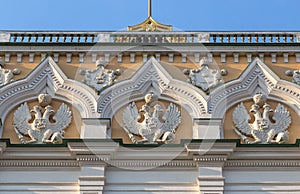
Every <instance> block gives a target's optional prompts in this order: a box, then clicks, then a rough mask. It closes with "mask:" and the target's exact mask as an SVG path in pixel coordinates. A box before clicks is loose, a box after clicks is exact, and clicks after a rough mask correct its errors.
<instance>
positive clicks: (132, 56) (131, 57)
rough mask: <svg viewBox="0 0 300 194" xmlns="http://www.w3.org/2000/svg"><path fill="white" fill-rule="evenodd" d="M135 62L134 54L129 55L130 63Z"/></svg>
mask: <svg viewBox="0 0 300 194" xmlns="http://www.w3.org/2000/svg"><path fill="white" fill-rule="evenodd" d="M134 62H135V53H130V63H134Z"/></svg>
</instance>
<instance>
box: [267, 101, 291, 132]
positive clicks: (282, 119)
mask: <svg viewBox="0 0 300 194" xmlns="http://www.w3.org/2000/svg"><path fill="white" fill-rule="evenodd" d="M272 118H273V120H274V121H275V123H271V124H270V129H274V130H275V133H276V134H278V133H280V132H284V131H285V130H287V128H288V127H289V126H290V124H291V117H290V112H289V111H288V110H287V108H286V107H284V106H283V105H282V104H278V105H277V107H276V110H275V111H274V115H273V117H272Z"/></svg>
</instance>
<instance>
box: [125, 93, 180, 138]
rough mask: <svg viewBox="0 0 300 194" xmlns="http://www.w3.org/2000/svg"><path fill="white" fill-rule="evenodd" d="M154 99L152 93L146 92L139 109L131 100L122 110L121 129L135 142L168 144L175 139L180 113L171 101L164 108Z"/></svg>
mask: <svg viewBox="0 0 300 194" xmlns="http://www.w3.org/2000/svg"><path fill="white" fill-rule="evenodd" d="M154 99H155V96H154V94H153V93H150V94H147V95H146V96H145V104H144V105H143V106H142V107H141V109H140V110H138V109H137V106H136V104H135V102H132V103H131V104H129V105H128V106H127V107H126V109H125V111H124V112H123V129H124V131H125V132H126V133H127V134H128V136H129V138H130V139H131V141H132V142H133V143H135V144H158V143H159V144H169V143H173V142H174V141H175V138H176V136H175V132H176V128H177V127H178V125H179V124H180V122H181V115H180V114H181V113H180V111H179V110H178V108H177V107H176V106H175V105H174V104H173V103H171V104H170V105H169V106H168V108H167V110H164V109H163V108H162V106H161V105H160V104H159V103H158V102H157V101H155V100H154ZM161 113H163V116H161ZM141 118H143V121H142V122H140V119H141ZM136 136H139V137H140V138H139V139H137V138H136Z"/></svg>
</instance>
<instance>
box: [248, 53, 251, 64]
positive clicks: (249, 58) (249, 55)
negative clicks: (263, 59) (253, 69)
mask: <svg viewBox="0 0 300 194" xmlns="http://www.w3.org/2000/svg"><path fill="white" fill-rule="evenodd" d="M247 61H248V63H251V62H252V54H250V53H248V54H247Z"/></svg>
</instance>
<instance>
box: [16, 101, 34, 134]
mask: <svg viewBox="0 0 300 194" xmlns="http://www.w3.org/2000/svg"><path fill="white" fill-rule="evenodd" d="M31 118H32V117H31V114H30V112H29V107H28V105H27V103H26V102H25V103H24V104H22V105H21V106H20V107H19V108H18V109H17V111H16V112H15V114H14V129H15V130H17V131H19V132H20V133H22V134H23V135H28V131H29V130H30V129H31V126H30V124H29V121H30V120H31Z"/></svg>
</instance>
